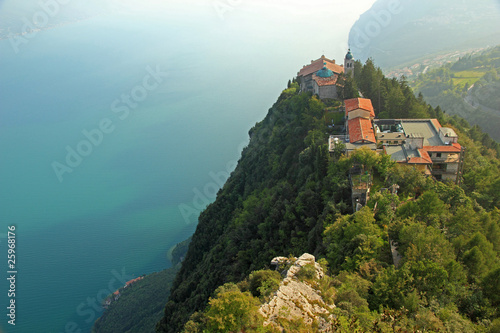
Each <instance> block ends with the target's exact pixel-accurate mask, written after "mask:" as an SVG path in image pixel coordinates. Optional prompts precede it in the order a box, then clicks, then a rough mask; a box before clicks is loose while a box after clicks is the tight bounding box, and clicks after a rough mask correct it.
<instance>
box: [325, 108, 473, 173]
mask: <svg viewBox="0 0 500 333" xmlns="http://www.w3.org/2000/svg"><path fill="white" fill-rule="evenodd" d="M344 103H345V111H346V115H345V128H346V132H345V134H344V135H331V136H330V139H329V148H330V151H331V152H332V151H334V150H335V148H336V146H337V145H339V144H340V143H342V145H343V146H345V151H346V153H347V154H349V153H350V152H352V151H354V150H356V149H358V148H361V147H366V148H368V149H371V150H374V151H377V152H379V153H380V152H384V153H386V154H387V155H390V156H391V159H392V160H393V161H396V162H398V163H402V164H409V165H413V166H415V167H416V168H417V169H419V170H421V171H423V172H425V173H427V174H429V175H432V176H434V178H436V179H438V180H450V181H454V182H459V181H460V176H461V173H462V168H463V157H464V150H465V149H464V147H462V146H461V145H460V144H459V143H458V136H457V134H456V133H455V131H454V130H453V129H451V128H448V127H442V126H441V124H440V123H439V121H438V120H437V119H375V112H374V109H373V106H372V103H371V100H369V99H366V98H353V99H349V100H346V101H344Z"/></svg>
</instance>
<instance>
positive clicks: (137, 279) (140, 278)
mask: <svg viewBox="0 0 500 333" xmlns="http://www.w3.org/2000/svg"><path fill="white" fill-rule="evenodd" d="M142 279H143V277H142V276H141V277H138V278H136V279H133V280H130V281H127V282H126V283H125V285H126V286H128V285H131V284H132V283H134V282H137V281H139V280H142Z"/></svg>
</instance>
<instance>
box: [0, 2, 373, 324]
mask: <svg viewBox="0 0 500 333" xmlns="http://www.w3.org/2000/svg"><path fill="white" fill-rule="evenodd" d="M373 2H374V1H373V0H362V1H361V0H360V1H356V2H354V4H350V5H349V7H348V8H347V7H345V4H344V3H343V2H341V1H312V2H309V3H308V4H305V3H304V2H302V1H273V4H272V5H270V4H267V3H266V2H265V1H239V2H236V1H213V2H212V1H174V2H172V1H169V2H168V4H162V1H144V2H133V1H128V2H127V1H125V2H122V1H107V2H106V1H105V2H96V1H94V2H84V1H78V0H73V1H65V4H63V1H62V0H61V1H60V2H57V1H56V0H53V1H52V2H51V1H44V2H43V3H45V4H47V6H49V5H48V4H52V7H50V6H49V7H47V6H46V7H42V6H41V5H40V4H39V2H38V1H23V3H22V4H19V3H17V2H16V1H13V0H7V1H0V22H1V23H0V36H1V37H2V38H3V39H2V40H0V156H1V165H0V167H1V184H0V185H1V192H0V199H1V206H0V207H1V209H0V221H1V225H0V228H1V229H0V237H1V238H0V241H1V242H0V255H2V256H3V255H5V254H6V253H7V246H6V244H7V240H6V238H5V236H6V233H7V226H9V225H15V226H16V237H17V269H18V276H17V286H16V287H17V289H16V304H17V308H16V327H15V328H14V329H13V327H11V326H10V325H8V324H7V320H6V319H5V318H4V320H2V321H0V329H3V330H4V331H6V332H14V331H15V332H66V331H67V332H73V331H74V332H77V331H78V329H81V330H82V332H88V331H89V330H90V327H91V326H92V323H93V321H94V320H95V319H96V318H97V317H98V315H99V310H100V309H99V307H98V306H97V307H96V306H95V304H97V303H98V301H96V299H100V298H103V297H105V296H106V295H107V293H111V292H113V291H114V290H115V289H117V288H118V287H120V286H122V285H123V284H124V282H123V281H126V280H127V279H131V278H134V277H137V276H140V275H142V274H147V273H151V272H154V271H159V270H162V269H164V268H167V267H168V266H169V262H168V260H167V251H168V250H169V249H170V248H171V247H172V246H173V245H175V244H176V243H178V242H180V241H182V240H184V239H186V238H187V237H189V236H190V235H191V234H192V233H193V232H194V230H195V227H196V214H198V213H199V211H200V208H201V206H203V205H204V204H206V203H208V202H209V201H211V200H213V199H214V198H215V197H214V194H215V191H216V188H217V187H218V186H220V184H222V181H223V176H225V175H228V174H229V172H231V171H232V168H234V166H235V163H236V162H237V160H238V158H239V155H240V151H241V149H242V148H243V147H244V146H245V145H246V143H247V141H248V139H247V138H248V130H249V129H250V128H251V127H252V126H253V125H254V124H255V122H257V121H260V120H261V119H262V118H263V117H264V115H265V114H266V113H267V110H268V109H269V108H270V107H271V106H272V104H273V102H274V101H275V100H276V99H277V97H278V96H279V93H280V92H281V90H282V89H284V88H285V87H286V84H287V81H288V80H289V79H291V78H292V77H293V76H294V75H296V73H297V71H298V70H299V69H300V68H301V67H302V65H304V64H306V63H308V62H309V61H310V60H311V59H313V58H314V59H316V58H318V57H319V56H321V55H322V54H325V55H326V56H327V57H329V58H335V59H337V61H338V62H339V63H342V61H343V57H344V55H345V53H346V51H347V47H348V46H347V37H348V33H349V30H350V28H351V26H352V24H353V23H354V21H355V20H356V19H357V18H358V17H359V15H360V14H361V13H363V12H364V11H366V10H368V9H369V7H370V5H371V4H372V3H373ZM54 3H56V4H57V6H56V5H54ZM43 13H45V14H43ZM44 18H47V20H46V22H45V21H44ZM31 26H34V29H33V27H31ZM2 253H3V254H2ZM2 265H3V266H1V267H4V269H3V271H4V272H6V271H7V269H6V267H5V266H6V263H2ZM5 274H6V273H5ZM0 290H1V294H2V295H3V294H5V291H7V290H8V285H7V282H6V280H5V279H2V282H1V283H0ZM7 302H8V299H7V298H6V297H4V296H2V297H1V298H0V304H1V305H2V306H7ZM4 309H5V307H4ZM4 311H5V310H4ZM3 317H5V315H3Z"/></svg>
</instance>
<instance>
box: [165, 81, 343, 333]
mask: <svg viewBox="0 0 500 333" xmlns="http://www.w3.org/2000/svg"><path fill="white" fill-rule="evenodd" d="M324 109H325V105H324V104H323V103H322V102H321V101H319V100H318V99H316V98H315V97H312V96H311V95H310V94H308V93H302V94H301V93H299V92H298V85H297V84H295V83H294V84H293V85H292V87H291V88H289V89H287V90H285V91H284V92H283V93H282V95H281V96H280V97H279V99H278V101H277V102H276V103H275V105H274V106H273V107H272V108H271V109H270V110H269V113H268V115H267V116H266V118H265V119H264V120H263V121H262V122H260V123H258V124H256V125H255V126H254V127H253V128H252V129H251V130H250V133H249V134H250V143H249V145H248V147H246V148H245V149H244V150H243V152H242V157H241V159H240V161H239V162H238V166H237V168H236V170H235V171H234V172H233V173H232V174H231V177H230V178H229V179H228V181H227V182H226V184H225V185H224V187H223V188H222V189H221V190H220V192H219V193H218V196H217V199H216V201H215V202H214V203H213V204H211V205H209V206H208V207H207V209H206V210H205V211H204V212H203V213H202V214H201V216H200V218H199V223H198V226H197V230H196V232H195V234H194V236H193V240H192V243H191V245H190V247H189V250H188V253H187V255H186V258H185V260H184V262H183V265H182V268H181V270H180V272H179V274H178V275H177V278H176V280H175V282H174V285H173V288H172V293H171V296H170V299H169V302H168V303H167V305H166V308H165V317H164V318H163V320H162V321H161V322H160V323H159V324H158V326H157V330H158V331H160V332H178V331H180V330H181V329H182V326H183V325H184V323H185V322H187V320H188V319H189V316H190V315H191V314H192V313H193V312H195V311H200V310H202V309H203V308H204V307H205V305H206V304H207V302H208V299H209V297H210V296H211V295H212V294H213V292H214V290H215V289H216V288H217V287H218V286H221V285H223V284H224V283H227V282H238V281H241V280H243V279H244V278H245V277H246V276H248V275H249V274H250V273H251V272H252V271H254V270H258V269H262V268H264V267H266V266H268V265H269V260H270V259H271V258H273V257H275V256H276V255H279V254H283V253H288V254H295V255H300V254H302V253H304V252H308V253H314V254H315V253H318V252H319V251H321V246H322V245H321V244H322V240H321V232H322V230H323V222H321V221H318V216H319V214H321V212H322V211H323V210H324V209H325V206H326V205H327V203H328V202H329V201H337V202H338V201H341V200H342V198H343V197H344V196H345V198H346V200H345V201H347V198H348V197H349V187H348V184H347V183H346V182H345V183H342V184H341V185H338V186H337V185H336V186H331V184H329V183H328V182H327V181H326V179H325V177H326V174H327V168H328V150H327V146H326V142H327V138H326V135H325V132H326V125H325V121H324V119H323V116H324ZM333 196H336V197H333ZM344 209H345V211H347V209H348V207H347V206H345V207H344Z"/></svg>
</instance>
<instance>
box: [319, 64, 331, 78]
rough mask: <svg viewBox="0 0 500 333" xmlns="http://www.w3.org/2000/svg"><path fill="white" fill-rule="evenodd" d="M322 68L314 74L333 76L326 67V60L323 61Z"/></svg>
mask: <svg viewBox="0 0 500 333" xmlns="http://www.w3.org/2000/svg"><path fill="white" fill-rule="evenodd" d="M323 65H324V66H323V68H321V69H320V70H319V71H317V72H316V75H317V76H319V77H331V76H333V72H332V71H331V70H329V69H328V68H326V62H324V63H323Z"/></svg>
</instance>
